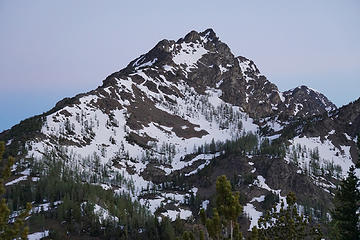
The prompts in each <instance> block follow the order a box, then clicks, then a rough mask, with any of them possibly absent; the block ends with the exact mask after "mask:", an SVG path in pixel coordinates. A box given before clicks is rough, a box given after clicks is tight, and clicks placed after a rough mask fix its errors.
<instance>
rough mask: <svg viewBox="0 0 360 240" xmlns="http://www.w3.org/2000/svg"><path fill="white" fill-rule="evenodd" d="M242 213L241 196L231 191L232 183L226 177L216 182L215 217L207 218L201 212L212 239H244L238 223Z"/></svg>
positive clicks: (221, 177)
mask: <svg viewBox="0 0 360 240" xmlns="http://www.w3.org/2000/svg"><path fill="white" fill-rule="evenodd" d="M241 212H242V206H241V205H240V203H239V195H238V194H236V193H233V192H232V191H231V183H230V181H229V180H227V178H226V176H225V175H222V176H220V177H218V178H217V180H216V208H214V209H213V217H212V218H206V216H205V211H204V210H203V209H202V210H201V211H200V219H201V222H202V223H203V224H204V225H205V226H206V229H207V232H208V236H209V237H210V238H211V239H235V240H237V239H242V234H241V232H240V231H239V225H238V223H237V220H238V217H239V216H240V214H241Z"/></svg>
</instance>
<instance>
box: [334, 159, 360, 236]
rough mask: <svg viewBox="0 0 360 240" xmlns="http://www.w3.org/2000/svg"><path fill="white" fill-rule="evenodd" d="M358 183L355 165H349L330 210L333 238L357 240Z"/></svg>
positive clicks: (359, 206)
mask: <svg viewBox="0 0 360 240" xmlns="http://www.w3.org/2000/svg"><path fill="white" fill-rule="evenodd" d="M359 185H360V180H359V178H358V177H357V176H356V175H355V167H354V166H351V167H350V170H349V172H348V177H347V178H345V179H344V180H342V181H341V183H340V186H339V189H338V191H337V192H336V194H335V197H334V206H335V208H334V210H333V211H332V212H331V216H332V218H333V226H334V228H335V231H334V233H335V234H334V235H337V236H335V239H339V240H347V239H352V240H359V239H360V229H359V224H360V221H359V218H360V213H359V210H360V191H359V189H358V187H359Z"/></svg>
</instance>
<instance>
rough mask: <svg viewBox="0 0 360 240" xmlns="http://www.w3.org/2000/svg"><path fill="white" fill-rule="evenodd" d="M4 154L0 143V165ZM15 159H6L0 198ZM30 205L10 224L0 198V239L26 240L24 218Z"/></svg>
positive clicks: (8, 213) (6, 210) (6, 207)
mask: <svg viewBox="0 0 360 240" xmlns="http://www.w3.org/2000/svg"><path fill="white" fill-rule="evenodd" d="M4 152H5V144H4V142H0V163H1V162H2V160H3V154H4ZM14 161H15V159H14V158H13V157H9V158H8V162H7V164H6V165H5V167H4V169H3V172H2V175H1V177H0V196H3V195H4V194H5V191H6V189H5V186H4V182H5V181H6V180H7V179H8V178H9V177H10V174H11V170H10V169H11V166H12V165H13V164H14ZM30 209H31V204H30V203H28V204H27V205H26V210H24V211H23V212H22V213H21V214H20V215H19V216H18V217H17V218H16V219H15V220H14V221H13V223H10V219H9V216H10V210H9V208H8V206H7V203H6V200H5V199H4V198H1V200H0V239H3V240H13V239H19V238H21V239H27V235H28V232H29V228H28V227H26V226H25V218H26V217H27V216H29V212H30Z"/></svg>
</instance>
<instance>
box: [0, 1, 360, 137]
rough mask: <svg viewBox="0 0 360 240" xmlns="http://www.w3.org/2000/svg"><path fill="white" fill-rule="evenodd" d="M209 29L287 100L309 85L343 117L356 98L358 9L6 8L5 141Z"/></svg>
mask: <svg viewBox="0 0 360 240" xmlns="http://www.w3.org/2000/svg"><path fill="white" fill-rule="evenodd" d="M207 28H213V29H214V31H215V32H216V34H217V36H218V37H219V38H220V40H221V41H223V42H225V43H226V44H227V45H228V46H229V47H230V48H231V50H232V52H233V54H234V55H235V56H238V55H241V56H245V57H247V58H250V59H252V60H254V62H255V64H256V65H257V66H258V68H259V69H260V71H261V72H262V74H264V75H265V76H266V77H267V78H268V79H269V80H270V81H271V82H273V83H275V84H276V85H277V86H278V87H279V89H280V90H281V91H285V90H288V89H291V88H294V87H296V86H299V85H307V86H309V87H311V88H314V89H317V90H318V91H320V92H322V93H324V94H325V95H326V96H327V97H328V98H329V99H330V100H331V101H332V102H334V103H335V104H336V105H337V106H338V107H340V106H342V105H344V104H347V103H349V102H351V101H354V100H356V99H357V98H359V97H360V91H359V89H360V1H358V0H352V1H351V0H343V1H338V0H317V1H313V0H303V1H287V0H284V1H280V0H273V1H268V0H263V1H260V0H253V1H240V0H238V1H231V0H228V1H218V0H217V1H212V0H207V1H189V0H182V1H171V0H167V1H165V0H154V1H145V0H144V1H141V0H138V1H115V0H114V1H111V0H107V1H98V0H96V1H95V0H77V1H73V0H61V1H60V0H53V1H48V0H32V1H26V0H22V1H21V0H0V102H1V107H0V109H1V110H0V132H1V131H3V130H5V129H8V128H10V127H11V126H13V125H15V124H17V123H19V122H20V121H21V120H23V119H25V118H28V117H31V116H33V115H37V114H41V113H43V112H45V111H47V110H49V109H50V108H52V107H53V106H54V105H55V104H56V102H57V101H59V100H61V99H62V98H64V97H72V96H74V95H76V94H78V93H82V92H86V91H89V90H92V89H95V88H96V87H98V86H100V85H101V84H102V80H104V79H105V78H106V76H108V75H110V74H111V73H113V72H115V71H118V70H120V69H122V68H123V67H125V66H126V65H127V64H128V63H129V62H130V61H131V60H133V59H134V58H136V57H138V56H139V55H141V54H144V53H146V52H148V51H149V50H150V49H151V48H152V47H154V46H155V45H156V43H157V42H159V41H160V40H162V39H174V40H177V39H179V38H180V37H183V36H185V35H186V33H188V32H190V31H191V30H196V31H203V30H205V29H207Z"/></svg>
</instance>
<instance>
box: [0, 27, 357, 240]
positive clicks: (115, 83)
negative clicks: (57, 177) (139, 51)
mask: <svg viewBox="0 0 360 240" xmlns="http://www.w3.org/2000/svg"><path fill="white" fill-rule="evenodd" d="M359 132H360V112H359V100H357V101H355V102H353V103H350V104H349V105H346V106H343V107H342V108H339V109H338V108H337V107H336V106H335V105H334V104H333V103H332V102H331V101H330V100H329V99H327V98H326V96H324V95H323V94H321V93H319V92H318V91H316V90H313V89H311V88H309V87H306V86H299V87H296V88H294V89H291V90H288V91H285V92H281V91H279V89H278V87H277V86H276V85H275V84H273V83H271V82H270V81H269V80H268V79H267V78H266V76H264V75H262V74H261V72H260V70H259V68H258V67H257V66H256V64H255V63H254V62H253V61H252V60H250V59H248V58H246V57H243V56H235V55H234V54H233V53H232V52H231V50H230V48H229V47H228V46H227V45H226V44H225V43H223V42H222V41H221V40H220V39H219V37H218V36H217V35H216V33H215V32H214V31H213V30H212V29H207V30H205V31H203V32H196V31H191V32H190V33H188V34H187V35H186V36H185V37H183V38H180V39H179V40H177V41H174V40H162V41H160V42H159V43H158V44H157V45H156V46H155V47H154V48H153V49H151V50H150V51H149V52H148V53H145V54H143V55H141V56H139V57H138V58H136V59H134V60H133V61H131V62H130V63H129V64H128V65H127V66H126V67H125V68H124V69H121V70H119V71H118V72H114V73H112V74H110V75H109V76H108V77H107V78H106V79H105V80H104V81H103V83H102V85H101V86H99V87H98V88H97V89H95V90H92V91H90V92H87V93H81V94H79V95H76V96H74V97H72V98H65V99H63V100H61V101H60V102H58V103H57V104H56V106H55V107H54V108H53V109H51V110H49V111H48V112H46V113H44V114H42V115H39V116H34V117H32V118H29V119H26V120H24V121H22V122H21V123H19V124H18V125H15V126H13V127H12V128H11V129H9V130H6V131H4V132H2V133H1V134H0V140H2V141H5V143H6V152H5V155H6V156H7V155H12V156H14V157H16V164H15V165H14V167H13V169H12V172H13V177H12V178H11V179H10V180H9V182H7V183H6V185H7V187H8V188H10V189H12V188H14V189H16V188H17V187H20V186H21V184H25V183H26V184H29V185H30V186H31V185H36V184H40V182H41V180H40V182H39V179H41V178H42V176H43V175H44V172H46V171H48V170H49V169H50V166H51V165H53V164H58V163H59V162H60V163H61V165H62V166H63V168H69V169H71V171H72V172H73V173H74V174H76V175H77V177H78V179H80V180H81V182H82V183H89V184H91V185H96V186H100V187H101V188H103V190H105V191H107V192H109V191H111V192H112V193H113V194H115V195H120V196H127V197H128V198H129V199H130V200H131V201H133V202H137V203H140V205H142V206H144V207H145V209H146V211H149V212H150V215H152V216H156V217H158V218H160V219H162V218H164V217H168V218H169V219H170V220H171V221H175V220H176V219H177V218H180V219H183V220H184V221H186V222H187V223H189V224H195V223H196V221H197V219H198V218H199V209H200V208H205V209H206V208H207V209H210V207H211V206H213V205H212V203H211V202H213V200H214V194H215V181H216V178H217V177H218V176H220V175H223V174H224V175H226V176H227V177H228V179H230V180H231V183H232V186H233V188H234V190H236V191H239V192H240V193H241V194H240V196H241V197H240V200H241V204H242V205H243V206H244V213H243V217H242V218H241V221H242V223H243V224H242V227H241V229H242V230H243V232H247V231H248V230H250V229H251V228H252V227H253V226H257V220H258V219H259V217H260V216H261V215H262V214H263V212H264V211H266V210H268V209H269V206H271V205H272V204H278V206H280V200H285V196H286V194H287V193H289V192H295V194H296V196H297V204H298V205H299V206H302V209H305V210H304V211H307V214H312V216H313V217H316V218H317V219H318V220H320V219H327V217H328V213H329V210H330V208H331V207H332V206H331V203H330V202H331V199H332V197H333V194H334V191H335V190H336V186H337V184H338V183H339V180H340V179H342V178H343V177H344V176H346V173H347V171H348V170H349V168H350V166H351V165H353V164H356V163H357V161H358V160H357V156H358V149H357V146H356V141H357V137H356V136H357V134H359ZM358 174H360V172H358ZM56 200H57V201H59V202H58V204H59V207H58V208H60V206H62V204H65V200H64V199H56ZM49 201H50V199H46V198H43V197H41V196H39V197H38V199H36V200H33V201H32V202H34V206H33V207H41V206H42V205H43V204H44V203H48V202H49ZM86 201H90V200H86ZM92 201H93V204H95V210H97V211H98V212H99V211H100V210H101V211H102V214H98V215H99V216H100V223H102V222H104V221H105V220H104V219H110V218H112V219H113V220H114V221H116V218H117V220H119V219H118V218H119V217H118V216H116V218H115V216H113V217H111V216H112V215H111V214H110V213H111V211H113V206H109V205H107V204H105V203H104V202H102V201H100V200H97V199H92ZM41 204H42V205H41ZM49 204H50V203H49ZM51 204H53V206H52V207H53V208H55V206H54V203H51ZM82 204H85V200H84V202H83V203H82ZM209 204H210V205H209ZM213 204H214V203H213ZM208 205H209V206H208ZM81 206H83V205H81ZM47 209H48V210H49V211H50V212H51V207H48V208H47ZM95 210H94V211H95ZM98 212H96V211H95V214H97V213H98ZM34 213H36V211H34ZM105 213H106V214H105ZM101 217H102V218H101ZM101 219H102V221H101ZM52 224H53V225H54V226H56V227H55V229H56V228H61V227H62V226H61V224H60V225H59V226H58V223H56V224H55V223H52ZM118 224H120V225H121V223H120V221H119V223H118ZM140 225H141V224H140ZM48 228H51V226H48ZM141 229H143V227H139V229H138V231H143V230H141ZM71 234H73V233H71Z"/></svg>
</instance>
